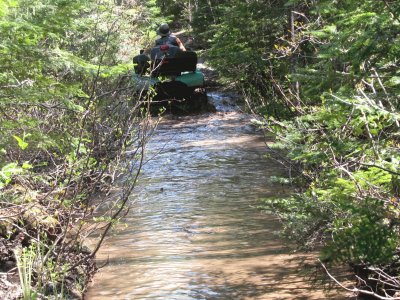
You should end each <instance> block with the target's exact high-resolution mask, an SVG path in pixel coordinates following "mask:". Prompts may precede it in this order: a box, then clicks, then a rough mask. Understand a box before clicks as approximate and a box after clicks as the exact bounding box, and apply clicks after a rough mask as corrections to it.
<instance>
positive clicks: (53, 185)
mask: <svg viewBox="0 0 400 300" xmlns="http://www.w3.org/2000/svg"><path fill="white" fill-rule="evenodd" d="M119 2H121V1H119ZM125 2H127V1H123V2H121V3H119V4H118V3H115V1H111V0H105V1H101V2H98V1H92V0H89V1H83V0H77V1H65V0H51V1H50V0H34V1H27V0H0V36H1V39H0V66H1V67H0V131H1V135H0V149H1V151H0V190H1V193H0V198H1V210H2V212H4V217H3V216H2V218H3V220H6V222H7V224H10V225H9V226H11V229H10V230H8V227H7V230H4V231H2V232H1V234H2V236H1V238H6V239H10V242H9V244H10V245H14V244H20V243H21V241H22V240H20V237H21V236H22V237H23V248H22V250H21V251H20V252H18V253H16V256H17V261H18V269H19V274H20V276H21V280H20V281H21V285H22V286H23V290H24V298H25V299H33V298H34V297H35V295H36V294H37V293H40V294H41V295H40V297H41V299H42V298H43V299H47V298H49V297H50V296H51V295H44V294H45V293H46V292H45V291H44V290H45V289H44V285H45V284H46V283H47V282H53V283H54V287H55V291H54V293H55V294H54V295H52V296H54V297H56V298H57V297H60V298H62V299H65V297H64V295H62V293H63V291H61V295H57V294H58V293H59V292H60V285H61V290H63V288H64V286H63V284H64V283H63V282H64V279H65V278H66V277H70V278H75V277H76V274H73V273H72V272H73V271H74V268H72V269H70V267H71V266H72V265H74V264H77V265H76V268H84V267H85V264H88V263H89V262H90V261H91V257H86V258H85V259H84V260H82V261H79V260H81V258H82V256H79V257H78V255H82V254H80V253H74V251H75V248H74V247H76V245H79V244H80V243H82V240H81V237H82V236H86V234H87V232H86V231H85V233H83V231H84V230H87V229H86V228H84V227H83V225H82V224H84V222H85V221H84V220H85V219H86V218H88V219H90V217H89V216H90V214H92V213H93V210H94V208H92V207H89V200H90V196H91V195H92V194H94V193H96V192H98V191H100V190H107V189H108V186H109V184H110V182H111V181H112V180H111V179H110V178H113V179H114V178H116V177H117V176H118V174H119V172H121V167H120V166H119V165H118V163H119V162H121V161H122V160H121V159H116V158H119V157H120V156H121V153H122V152H123V151H124V150H125V149H126V147H128V146H130V145H131V143H132V142H133V141H135V138H134V135H135V134H136V133H137V131H138V130H139V126H138V123H139V122H140V120H141V118H142V116H141V115H140V111H139V108H138V99H136V98H135V97H134V96H133V93H132V90H131V86H130V84H129V80H127V78H129V71H130V68H131V67H132V65H131V63H130V61H131V57H132V53H133V52H134V51H136V50H137V49H138V48H139V47H140V45H139V43H140V42H141V41H142V40H141V39H138V35H139V34H140V35H141V34H142V32H144V31H146V30H147V27H146V26H147V25H148V24H145V22H146V21H143V20H141V17H142V15H143V14H144V12H145V9H144V7H142V6H140V5H139V4H138V3H136V2H135V1H128V2H129V3H125ZM152 31H154V28H152ZM141 134H142V135H145V133H141ZM131 171H132V170H131ZM110 174H111V175H110ZM132 182H134V180H133V181H132ZM8 215H12V216H15V218H14V217H13V218H8V217H7V216H8ZM1 225H2V224H1ZM72 227H73V228H72ZM39 237H40V239H41V241H38V239H39ZM14 239H16V241H14ZM36 244H37V245H38V246H37V247H38V248H40V249H36V248H35V249H33V248H32V247H33V246H32V245H36ZM39 250H40V251H39ZM2 267H3V266H2ZM90 275H91V274H90V272H82V273H81V274H79V276H81V277H80V278H79V280H81V281H82V282H85V281H86V280H88V278H89V277H90ZM70 281H71V280H69V282H70ZM69 288H71V287H70V286H69ZM47 293H49V292H47ZM66 294H68V293H67V292H66ZM47 296H49V297H47ZM52 299H53V298H52Z"/></svg>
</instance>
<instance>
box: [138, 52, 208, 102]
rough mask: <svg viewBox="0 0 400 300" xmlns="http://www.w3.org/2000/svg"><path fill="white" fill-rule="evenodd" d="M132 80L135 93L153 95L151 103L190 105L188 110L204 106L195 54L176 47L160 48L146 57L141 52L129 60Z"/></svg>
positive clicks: (202, 90) (200, 74)
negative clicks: (131, 63) (183, 103)
mask: <svg viewBox="0 0 400 300" xmlns="http://www.w3.org/2000/svg"><path fill="white" fill-rule="evenodd" d="M133 62H134V64H135V68H134V71H135V72H134V74H133V76H132V80H133V82H134V85H135V89H136V91H137V92H138V93H141V94H143V93H146V92H149V91H153V90H154V91H155V97H154V99H153V101H155V102H165V101H168V102H170V101H174V100H177V102H179V101H181V102H190V105H191V106H196V107H204V105H206V104H207V97H206V94H205V90H204V87H205V84H204V74H203V73H202V72H201V71H199V70H198V69H197V54H196V52H194V51H181V50H180V49H179V47H176V46H172V45H161V46H156V47H154V48H152V49H151V52H150V57H149V56H147V55H146V54H144V53H143V50H141V53H140V55H138V56H135V57H134V58H133Z"/></svg>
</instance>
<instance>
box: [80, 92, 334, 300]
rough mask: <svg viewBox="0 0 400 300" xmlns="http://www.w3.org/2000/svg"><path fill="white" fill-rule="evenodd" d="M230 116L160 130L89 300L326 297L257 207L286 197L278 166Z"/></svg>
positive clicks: (167, 124)
mask: <svg viewBox="0 0 400 300" xmlns="http://www.w3.org/2000/svg"><path fill="white" fill-rule="evenodd" d="M222 98H223V97H222ZM217 100H218V99H217ZM227 111H228V110H224V112H219V113H216V114H212V115H202V116H191V117H188V116H186V117H175V118H170V119H167V120H165V121H164V122H163V123H162V125H161V126H160V127H159V128H158V130H157V133H156V135H155V136H154V138H153V140H152V141H151V143H150V145H149V148H148V154H147V157H148V158H150V157H152V159H151V160H150V161H149V162H148V163H147V164H146V165H145V167H144V170H143V174H142V177H141V178H140V180H139V184H138V186H137V189H136V191H135V195H133V196H132V198H131V202H132V209H131V211H130V214H129V215H128V217H127V218H126V222H127V225H128V226H127V228H126V229H124V230H122V231H119V232H117V233H116V234H115V235H114V236H112V237H110V238H109V239H108V241H107V242H106V244H105V245H104V247H103V249H102V251H101V253H99V256H98V260H99V265H101V264H103V263H104V262H105V261H107V260H109V265H108V266H107V267H105V268H104V269H102V270H101V271H100V273H99V274H98V275H96V277H95V279H94V283H93V285H92V287H91V288H90V290H89V292H88V295H87V296H88V297H87V299H90V300H97V299H325V296H324V295H323V294H322V292H321V291H314V290H312V289H311V287H310V284H309V283H308V282H307V280H306V279H305V278H303V277H302V276H299V275H298V270H299V261H300V257H299V256H292V255H290V252H289V251H288V249H287V248H286V247H285V243H284V242H282V241H281V240H279V239H278V238H277V235H276V231H277V230H278V229H279V225H278V223H277V221H276V220H274V218H273V217H272V216H269V215H266V214H263V213H262V212H260V211H259V210H258V209H257V207H256V206H257V205H258V202H257V201H258V200H259V199H260V198H263V197H267V196H272V195H279V194H283V193H285V192H286V191H285V190H284V189H283V187H282V186H274V185H272V184H271V183H270V182H269V177H270V176H272V175H279V172H281V171H280V167H279V166H277V165H276V164H275V163H274V162H271V161H268V160H266V159H265V158H264V154H265V151H266V150H265V146H264V140H263V138H262V137H261V136H260V135H259V134H257V133H256V130H255V128H252V127H251V126H250V125H248V124H249V119H248V117H247V116H246V115H244V114H240V113H238V112H234V111H228V112H227ZM330 299H332V298H330Z"/></svg>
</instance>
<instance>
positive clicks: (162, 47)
mask: <svg viewBox="0 0 400 300" xmlns="http://www.w3.org/2000/svg"><path fill="white" fill-rule="evenodd" d="M160 50H161V51H168V50H169V46H168V45H161V46H160Z"/></svg>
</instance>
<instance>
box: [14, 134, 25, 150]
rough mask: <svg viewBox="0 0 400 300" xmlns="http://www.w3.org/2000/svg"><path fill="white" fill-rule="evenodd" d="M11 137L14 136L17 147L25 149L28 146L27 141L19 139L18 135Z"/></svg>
mask: <svg viewBox="0 0 400 300" xmlns="http://www.w3.org/2000/svg"><path fill="white" fill-rule="evenodd" d="M13 137H14V139H16V140H17V142H18V147H20V148H21V150H25V149H26V148H27V147H28V145H29V144H28V143H27V142H25V141H24V140H23V139H21V138H20V137H19V136H17V135H13Z"/></svg>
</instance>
